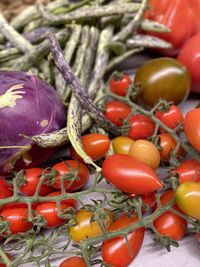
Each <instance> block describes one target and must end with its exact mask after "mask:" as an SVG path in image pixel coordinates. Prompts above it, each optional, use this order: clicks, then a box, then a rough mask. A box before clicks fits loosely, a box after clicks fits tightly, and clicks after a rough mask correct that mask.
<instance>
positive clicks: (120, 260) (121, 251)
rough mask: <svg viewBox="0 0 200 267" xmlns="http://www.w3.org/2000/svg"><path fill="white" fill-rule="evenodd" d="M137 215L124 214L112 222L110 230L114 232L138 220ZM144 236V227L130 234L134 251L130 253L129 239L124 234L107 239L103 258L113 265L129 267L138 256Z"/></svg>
mask: <svg viewBox="0 0 200 267" xmlns="http://www.w3.org/2000/svg"><path fill="white" fill-rule="evenodd" d="M137 220H138V218H137V217H134V218H133V217H132V218H128V216H127V215H125V214H123V215H121V216H120V218H119V219H117V220H116V221H115V222H114V223H112V224H111V226H110V227H109V229H108V231H109V232H113V231H116V230H119V229H122V228H124V227H126V226H128V225H131V224H133V223H135V222H137ZM143 238H144V228H143V227H141V228H138V229H136V230H134V231H132V232H130V233H129V234H128V242H129V246H130V249H131V252H132V256H131V255H130V252H129V249H128V246H127V241H126V239H125V237H123V236H117V237H114V238H111V239H109V240H106V241H104V242H103V244H102V248H101V252H102V257H103V260H104V261H105V262H106V263H108V264H109V265H111V266H115V267H127V266H128V265H129V264H130V263H131V262H132V261H133V260H134V258H135V257H136V256H137V254H138V252H139V250H140V248H141V245H142V242H143Z"/></svg>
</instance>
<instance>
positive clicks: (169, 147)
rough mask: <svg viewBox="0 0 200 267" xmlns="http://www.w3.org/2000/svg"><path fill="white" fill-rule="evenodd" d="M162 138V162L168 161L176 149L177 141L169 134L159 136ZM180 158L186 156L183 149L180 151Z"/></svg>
mask: <svg viewBox="0 0 200 267" xmlns="http://www.w3.org/2000/svg"><path fill="white" fill-rule="evenodd" d="M159 137H160V146H161V147H162V150H161V151H159V152H160V156H161V158H162V160H164V161H168V160H169V156H170V153H171V151H173V150H174V149H175V148H176V141H175V140H174V138H173V137H172V136H171V135H170V134H167V133H163V134H160V135H159ZM178 155H179V156H183V155H184V151H183V149H182V148H180V149H179V151H178Z"/></svg>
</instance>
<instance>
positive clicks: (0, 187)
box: [0, 177, 13, 211]
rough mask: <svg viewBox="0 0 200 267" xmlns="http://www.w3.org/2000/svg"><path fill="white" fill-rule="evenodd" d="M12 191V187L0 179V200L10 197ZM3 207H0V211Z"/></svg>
mask: <svg viewBox="0 0 200 267" xmlns="http://www.w3.org/2000/svg"><path fill="white" fill-rule="evenodd" d="M12 195H13V191H12V186H11V185H10V184H8V183H7V182H6V181H5V180H4V179H3V178H1V177H0V199H4V198H9V197H12ZM4 207H5V205H3V206H2V205H0V211H1V210H2V209H3V208H4Z"/></svg>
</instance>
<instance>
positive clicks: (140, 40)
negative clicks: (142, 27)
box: [126, 34, 172, 49]
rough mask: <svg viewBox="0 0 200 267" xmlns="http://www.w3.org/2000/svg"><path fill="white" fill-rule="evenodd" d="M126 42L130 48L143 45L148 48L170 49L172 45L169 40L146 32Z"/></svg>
mask: <svg viewBox="0 0 200 267" xmlns="http://www.w3.org/2000/svg"><path fill="white" fill-rule="evenodd" d="M126 44H127V47H129V48H133V47H138V46H142V47H146V48H162V49H168V48H171V46H172V45H171V44H170V43H169V42H166V41H164V40H162V39H160V38H158V37H155V36H149V35H145V34H138V35H135V36H133V37H132V38H130V39H128V40H127V41H126Z"/></svg>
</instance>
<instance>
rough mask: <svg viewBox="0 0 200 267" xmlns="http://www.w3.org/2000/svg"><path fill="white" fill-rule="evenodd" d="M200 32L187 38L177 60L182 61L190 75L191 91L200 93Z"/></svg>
mask: <svg viewBox="0 0 200 267" xmlns="http://www.w3.org/2000/svg"><path fill="white" fill-rule="evenodd" d="M199 42H200V33H198V34H196V35H195V36H193V37H192V38H191V39H189V40H188V41H187V42H186V43H185V45H184V46H183V47H182V49H181V51H180V53H179V55H178V58H177V59H178V60H179V61H180V62H181V63H183V64H184V65H185V66H186V67H187V68H188V70H189V72H190V73H191V76H192V91H194V92H197V93H200V57H199V54H200V47H199Z"/></svg>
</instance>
